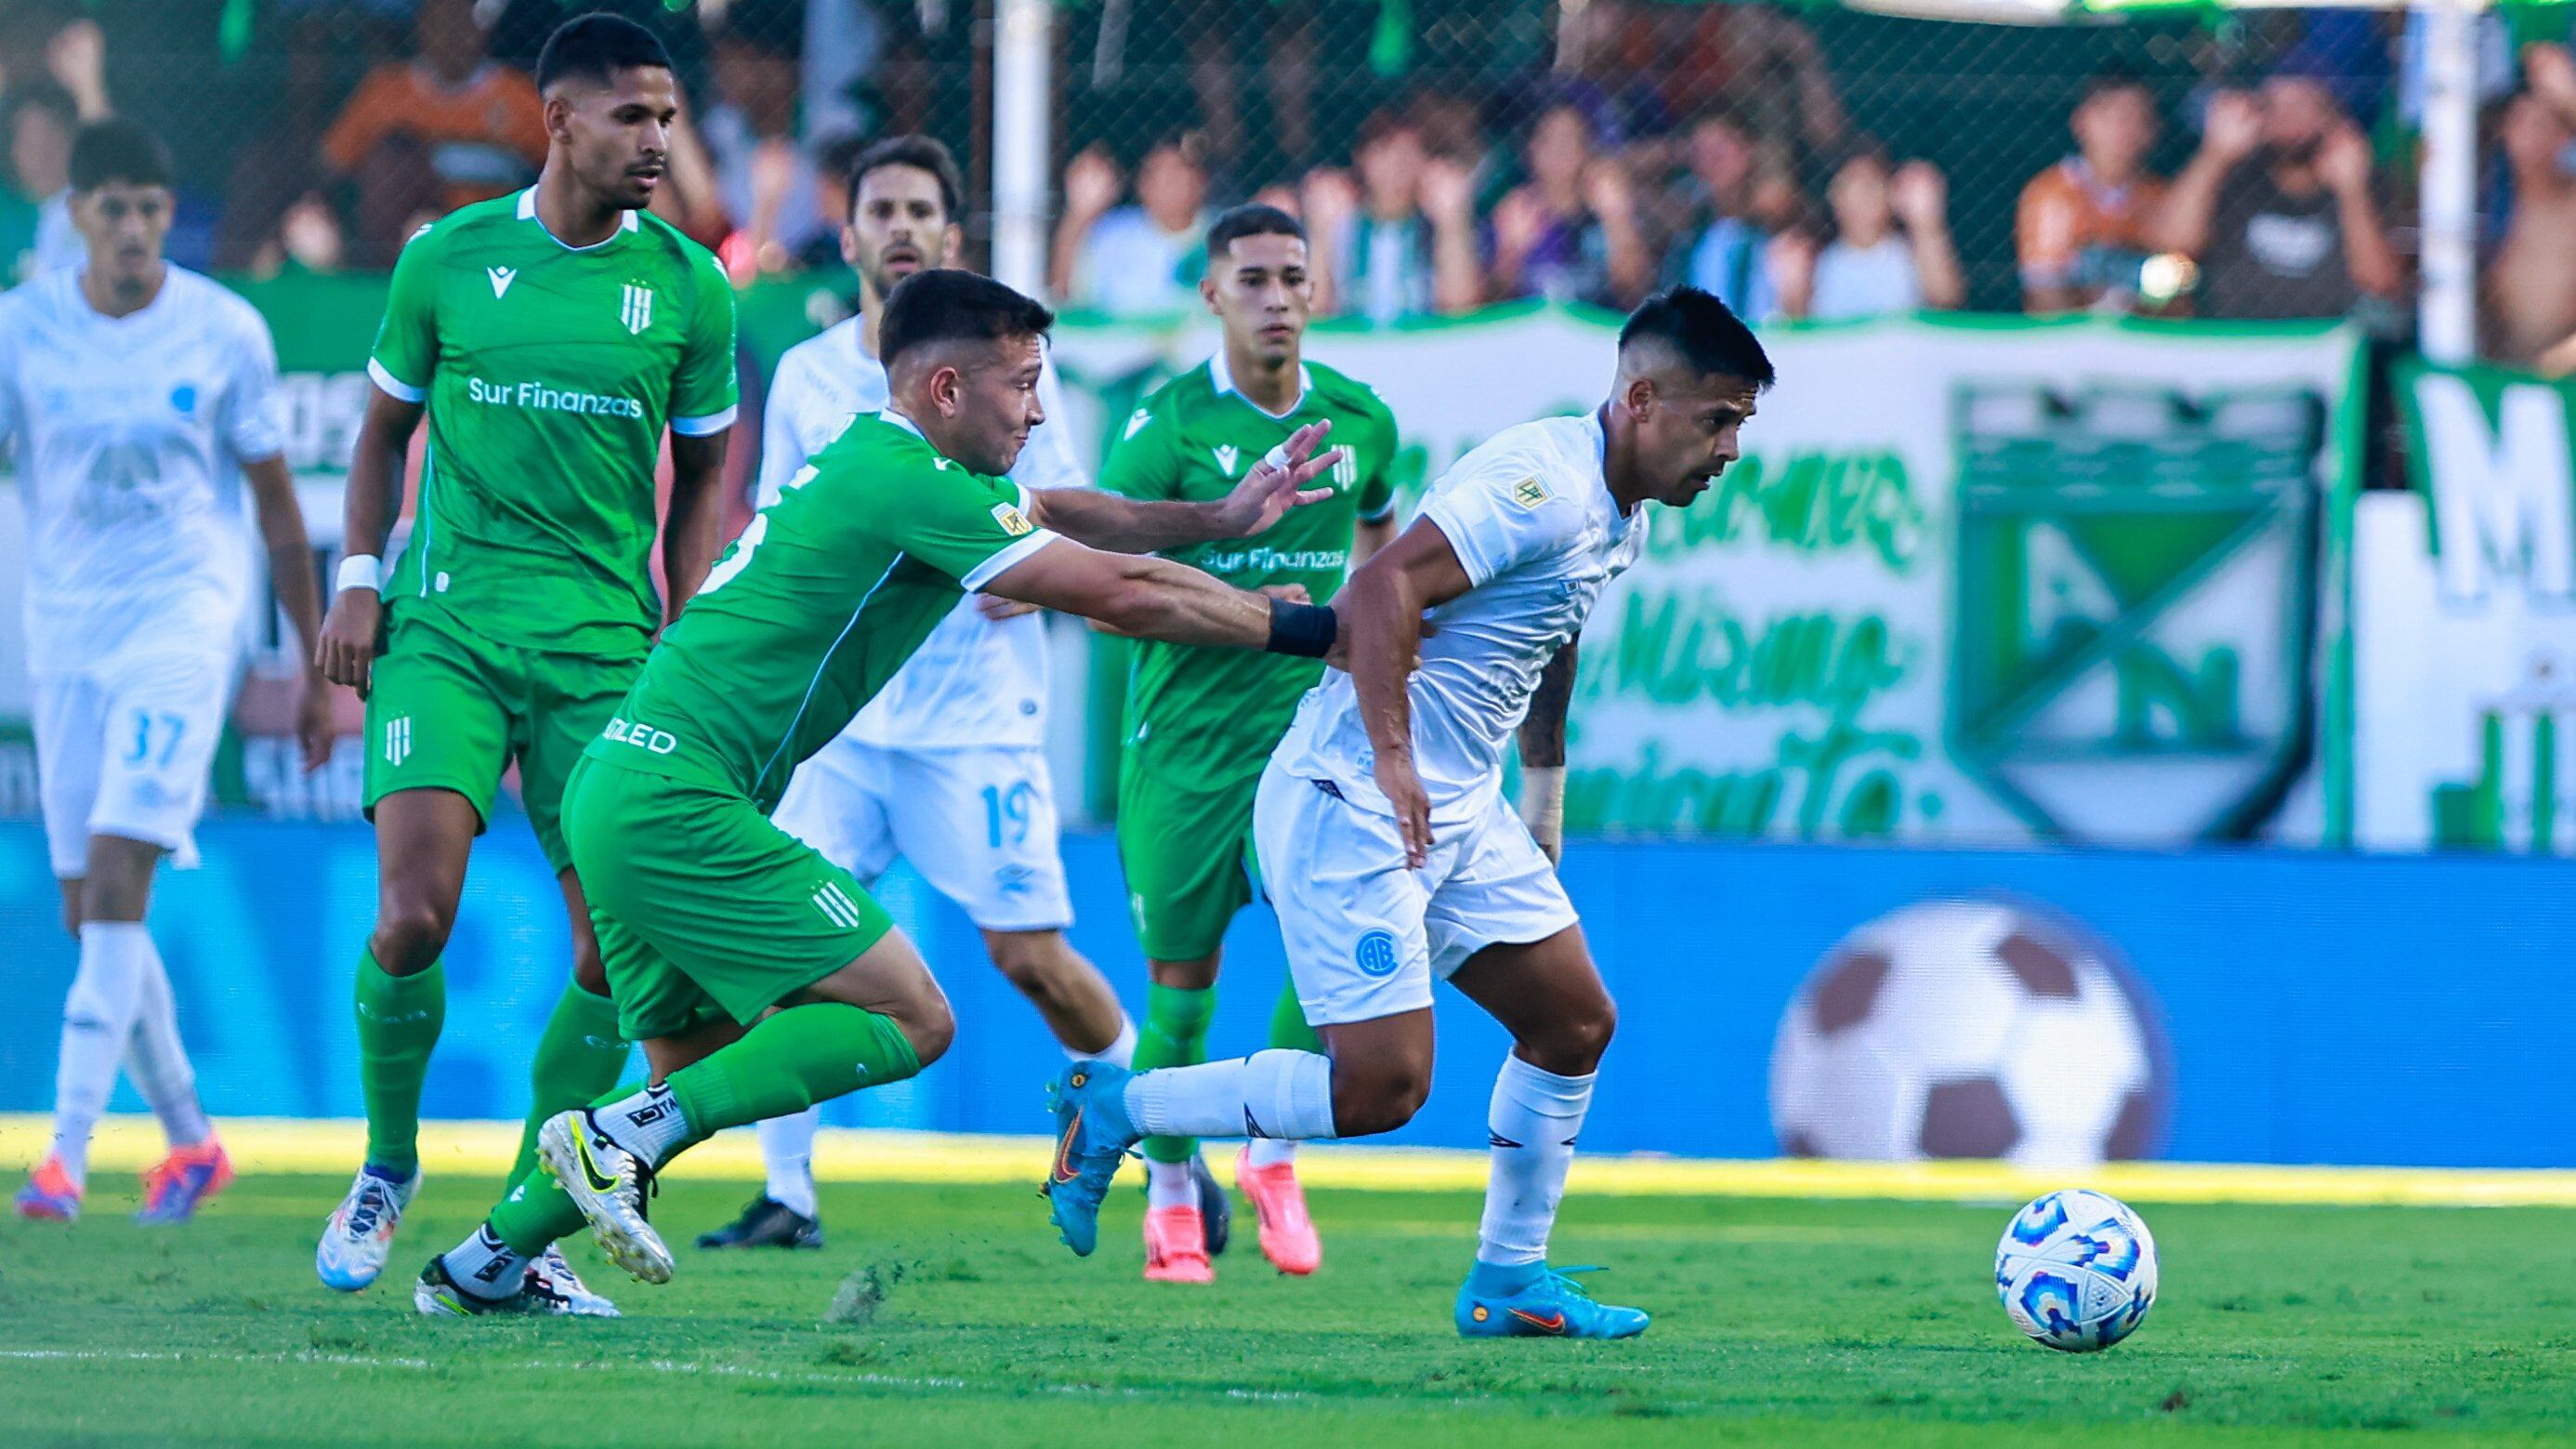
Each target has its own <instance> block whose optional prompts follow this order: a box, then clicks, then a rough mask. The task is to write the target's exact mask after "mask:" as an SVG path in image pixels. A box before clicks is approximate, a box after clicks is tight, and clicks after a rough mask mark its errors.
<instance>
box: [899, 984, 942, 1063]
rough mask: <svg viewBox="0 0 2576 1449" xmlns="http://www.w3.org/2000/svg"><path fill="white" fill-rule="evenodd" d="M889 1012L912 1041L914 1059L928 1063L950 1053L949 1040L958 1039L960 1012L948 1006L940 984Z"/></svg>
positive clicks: (905, 1037)
mask: <svg viewBox="0 0 2576 1449" xmlns="http://www.w3.org/2000/svg"><path fill="white" fill-rule="evenodd" d="M889 1014H890V1015H892V1016H893V1017H894V1024H895V1026H896V1028H897V1029H898V1030H900V1031H901V1032H902V1033H903V1039H904V1040H905V1041H907V1042H910V1043H911V1044H912V1055H913V1057H914V1059H915V1060H917V1061H919V1062H920V1063H921V1064H922V1065H923V1066H925V1067H927V1066H929V1065H930V1064H931V1063H932V1062H935V1061H937V1060H939V1059H940V1058H941V1057H943V1056H946V1055H947V1054H948V1046H949V1043H951V1042H953V1041H955V1040H956V1039H957V1016H956V1013H954V1012H952V1011H950V1010H949V1009H948V998H947V997H946V996H945V995H943V994H942V993H941V992H940V990H939V988H938V987H937V986H932V987H930V989H929V990H927V991H925V992H922V993H920V994H918V995H917V996H915V997H914V998H912V999H910V1000H907V1001H905V1002H903V1003H902V1004H901V1005H899V1006H897V1007H896V1008H895V1009H894V1010H893V1011H892V1012H891V1013H889Z"/></svg>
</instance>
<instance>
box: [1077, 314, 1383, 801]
mask: <svg viewBox="0 0 2576 1449" xmlns="http://www.w3.org/2000/svg"><path fill="white" fill-rule="evenodd" d="M1301 382H1302V383H1303V391H1302V392H1301V393H1300V395H1299V396H1298V399H1297V405H1296V406H1295V407H1293V408H1290V409H1289V410H1288V412H1287V414H1286V415H1285V416H1282V417H1273V416H1271V415H1270V414H1269V413H1267V412H1264V411H1262V409H1261V408H1260V407H1258V406H1256V405H1255V404H1254V403H1253V401H1252V400H1251V399H1250V398H1247V397H1245V396H1244V395H1243V394H1242V393H1240V392H1238V391H1236V390H1235V387H1234V381H1233V378H1232V377H1231V376H1230V375H1229V374H1228V372H1227V370H1226V365H1225V353H1224V351H1223V350H1222V349H1219V351H1218V352H1217V355H1216V356H1215V357H1213V358H1210V359H1209V360H1208V361H1207V362H1206V363H1204V364H1202V365H1201V366H1198V367H1194V368H1192V369H1190V370H1189V371H1188V372H1185V373H1182V374H1181V375H1180V376H1179V377H1176V378H1173V379H1172V380H1171V381H1170V382H1168V383H1165V384H1164V385H1163V386H1162V387H1161V388H1160V389H1159V390H1157V391H1156V392H1155V393H1154V394H1153V395H1152V396H1151V397H1148V398H1146V399H1145V405H1144V406H1143V407H1140V408H1138V409H1137V410H1136V412H1135V415H1134V416H1132V417H1130V418H1128V420H1127V426H1126V428H1125V429H1124V431H1123V432H1122V434H1121V436H1120V437H1119V439H1118V441H1117V442H1115V443H1113V444H1112V445H1111V446H1110V449H1109V457H1108V459H1107V461H1106V462H1104V463H1103V464H1102V465H1101V470H1100V486H1101V487H1103V488H1106V489H1109V490H1111V491H1113V492H1117V493H1123V494H1125V495H1127V496H1128V497H1130V498H1178V499H1186V500H1193V501H1196V500H1205V499H1214V498H1223V497H1224V496H1225V495H1226V494H1227V493H1228V492H1230V491H1232V490H1233V488H1234V486H1235V485H1236V484H1237V483H1240V482H1242V481H1243V476H1244V474H1245V472H1246V471H1248V470H1249V469H1250V468H1251V467H1252V466H1253V465H1254V464H1256V463H1258V462H1260V461H1261V456H1262V455H1263V454H1264V453H1267V452H1269V451H1270V450H1271V449H1272V448H1274V447H1276V446H1278V445H1279V444H1281V443H1283V442H1286V441H1287V440H1288V435H1289V434H1291V433H1293V432H1295V431H1297V430H1298V429H1299V428H1302V427H1304V426H1305V425H1307V424H1308V423H1312V422H1319V421H1330V422H1331V423H1332V425H1333V431H1332V434H1331V436H1330V437H1328V438H1327V439H1326V440H1325V442H1326V444H1327V445H1328V446H1331V447H1337V448H1347V449H1349V454H1348V456H1346V457H1345V458H1344V459H1343V460H1342V461H1341V463H1340V464H1338V465H1337V466H1336V467H1335V468H1334V469H1333V471H1332V473H1331V474H1330V475H1329V481H1330V482H1331V484H1332V488H1333V497H1332V498H1331V499H1329V500H1327V501H1325V502H1322V503H1313V504H1308V505H1307V506H1305V507H1303V508H1297V509H1292V510H1290V512H1289V513H1288V515H1287V516H1286V517H1285V518H1282V519H1280V520H1279V522H1278V523H1276V524H1274V525H1273V526H1272V527H1271V528H1270V529H1269V531H1268V532H1265V533H1261V534H1258V535H1255V536H1254V537H1251V538H1241V539H1226V540H1222V541H1220V542H1215V543H1203V544H1197V545H1193V546H1191V547H1189V548H1178V549H1173V550H1171V551H1170V553H1169V554H1168V555H1167V556H1168V557H1170V558H1173V559H1177V560H1179V561H1180V562H1182V563H1185V564H1189V565H1191V566H1192V567H1194V568H1199V569H1203V570H1205V571H1207V572H1208V573H1211V574H1214V575H1216V576H1217V577H1218V578H1220V579H1223V580H1225V581H1226V582H1227V583H1229V584H1232V585H1234V586H1235V587H1237V588H1241V589H1260V588H1265V587H1268V586H1271V585H1284V584H1303V585H1305V588H1306V592H1307V593H1308V594H1309V595H1310V596H1312V598H1313V599H1314V601H1315V602H1316V603H1319V604H1320V603H1323V602H1324V601H1325V600H1327V599H1330V598H1331V597H1332V596H1333V595H1334V594H1335V593H1338V592H1339V591H1340V590H1341V587H1342V581H1343V579H1344V578H1345V577H1346V576H1347V574H1348V573H1349V570H1350V558H1351V530H1352V526H1353V524H1354V523H1355V522H1356V521H1358V520H1360V519H1368V520H1371V521H1375V520H1377V519H1381V518H1384V517H1386V516H1387V515H1388V513H1390V512H1391V511H1392V510H1393V509H1394V507H1395V483H1394V476H1393V464H1394V461H1395V418H1394V415H1393V414H1391V413H1389V412H1388V411H1387V408H1386V404H1384V403H1382V402H1380V401H1378V397H1377V394H1376V393H1375V392H1374V391H1372V390H1370V388H1369V387H1368V386H1367V384H1365V383H1361V382H1356V381H1354V380H1352V379H1351V378H1348V377H1345V376H1343V375H1342V374H1341V373H1338V372H1335V371H1333V370H1332V369H1331V368H1329V367H1325V366H1323V365H1321V364H1319V363H1311V362H1310V363H1307V364H1306V365H1305V367H1304V370H1303V376H1302V378H1301ZM1132 649H1133V652H1132V653H1131V654H1130V655H1129V660H1130V663H1129V667H1128V682H1127V736H1128V739H1129V741H1130V743H1134V742H1136V741H1139V740H1142V739H1146V738H1151V739H1153V740H1154V741H1155V742H1156V746H1155V748H1156V756H1157V759H1158V761H1167V762H1168V761H1175V760H1176V758H1177V760H1178V762H1180V763H1184V764H1204V765H1206V766H1209V767H1210V768H1212V769H1216V770H1219V771H1224V770H1239V769H1241V768H1242V767H1244V766H1245V765H1246V763H1247V762H1251V763H1257V762H1258V761H1260V760H1262V759H1264V758H1267V757H1268V755H1269V754H1270V749H1271V747H1272V746H1273V745H1276V744H1277V743H1278V742H1279V737H1280V736H1281V735H1282V734H1285V733H1286V732H1287V729H1288V721H1289V719H1290V718H1291V717H1292V716H1294V715H1295V713H1296V711H1297V700H1298V698H1299V696H1301V695H1303V694H1304V693H1305V692H1306V691H1307V690H1309V689H1311V688H1313V687H1314V685H1315V682H1316V681H1317V680H1318V679H1320V678H1322V677H1323V670H1324V665H1323V661H1322V660H1319V659H1300V658H1297V657H1295V656H1293V655H1283V654H1262V653H1252V652H1249V651H1245V650H1239V649H1201V648H1194V647H1192V646H1190V645H1186V644H1165V643H1160V642H1155V641H1149V640H1139V641H1137V642H1136V643H1135V644H1134V645H1133V646H1132Z"/></svg>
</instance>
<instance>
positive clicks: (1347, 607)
mask: <svg viewBox="0 0 2576 1449" xmlns="http://www.w3.org/2000/svg"><path fill="white" fill-rule="evenodd" d="M1472 587H1474V581H1473V580H1472V579H1470V578H1468V577H1467V566H1466V565H1465V564H1463V563H1460V562H1459V561H1458V552H1457V550H1456V549H1454V548H1452V547H1451V546H1450V543H1449V537H1448V535H1447V534H1444V533H1442V532H1441V531H1440V526H1439V525H1438V524H1436V523H1433V522H1432V521H1431V520H1429V519H1427V518H1426V519H1416V520H1415V521H1414V524H1413V526H1412V527H1411V528H1408V529H1406V530H1405V531H1404V532H1403V533H1401V534H1399V535H1397V537H1396V540H1395V542H1393V543H1390V544H1388V545H1387V546H1386V547H1384V548H1382V549H1379V550H1378V551H1377V552H1376V553H1374V554H1372V555H1370V557H1369V561H1368V562H1367V563H1365V564H1362V565H1360V567H1359V569H1358V570H1357V571H1356V572H1354V573H1353V574H1352V575H1351V581H1350V583H1349V584H1348V585H1347V586H1346V587H1345V588H1343V590H1342V599H1341V608H1342V627H1343V629H1344V631H1345V632H1346V633H1347V634H1348V635H1349V636H1350V638H1349V650H1350V663H1349V666H1348V667H1349V669H1350V671H1351V683H1352V684H1353V685H1355V686H1357V688H1358V690H1359V697H1360V722H1361V724H1362V725H1363V726H1365V727H1366V728H1367V730H1368V737H1369V748H1370V750H1371V752H1372V753H1374V754H1375V755H1376V757H1377V764H1376V776H1377V787H1378V789H1379V791H1380V792H1381V793H1383V794H1384V795H1385V796H1386V799H1387V803H1388V804H1389V805H1390V806H1392V807H1394V810H1395V822H1396V827H1397V829H1398V830H1399V831H1400V832H1401V833H1402V834H1403V836H1404V855H1405V861H1406V863H1407V864H1408V865H1411V866H1413V867H1414V868H1416V869H1419V868H1421V866H1422V865H1423V863H1424V862H1425V861H1427V860H1429V859H1430V858H1431V797H1430V796H1429V795H1427V794H1425V793H1424V792H1423V789H1422V779H1421V777H1420V776H1419V775H1418V774H1416V773H1415V771H1414V768H1413V699H1412V696H1411V695H1410V694H1408V693H1407V692H1406V684H1407V681H1409V680H1410V679H1411V678H1412V677H1413V668H1414V666H1415V665H1416V664H1418V663H1420V662H1421V658H1422V613H1423V611H1424V610H1425V609H1432V608H1437V607H1439V606H1440V605H1442V604H1445V603H1447V602H1449V601H1450V600H1451V599H1454V598H1456V597H1458V596H1459V595H1460V594H1463V593H1465V592H1467V590H1468V589H1470V588H1472Z"/></svg>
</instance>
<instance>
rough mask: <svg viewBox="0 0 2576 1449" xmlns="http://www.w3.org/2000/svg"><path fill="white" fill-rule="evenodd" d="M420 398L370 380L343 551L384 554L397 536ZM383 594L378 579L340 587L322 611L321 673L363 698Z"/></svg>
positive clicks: (371, 674) (344, 517) (317, 654)
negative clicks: (399, 394) (408, 398)
mask: <svg viewBox="0 0 2576 1449" xmlns="http://www.w3.org/2000/svg"><path fill="white" fill-rule="evenodd" d="M421 412H422V406H421V404H419V403H416V402H404V401H403V400H402V399H400V398H398V397H395V396H393V395H392V394H391V393H388V392H385V391H384V390H383V389H381V388H370V389H369V390H368V392H367V412H366V416H365V417H364V418H363V419H362V420H361V421H360V422H359V424H358V444H357V448H356V450H355V451H354V452H353V453H352V454H351V455H350V458H349V483H348V487H347V488H346V489H345V490H344V492H343V495H342V496H343V499H344V501H343V503H342V506H341V515H340V540H341V543H340V551H341V552H342V554H344V555H345V556H347V557H349V558H359V557H362V556H363V557H371V558H381V557H382V556H383V555H384V551H385V541H386V540H387V539H388V538H390V537H392V535H393V526H394V519H395V518H396V517H398V516H400V514H401V513H402V490H403V469H404V467H405V466H406V464H407V463H408V461H409V457H410V453H411V435H412V432H413V430H414V429H416V428H418V427H419V426H420V415H421ZM384 610H385V601H384V595H383V594H381V593H379V592H378V591H377V590H376V589H375V588H374V587H373V586H353V587H350V588H345V589H341V590H339V591H338V592H336V593H334V594H333V595H332V598H331V612H330V613H328V614H326V615H324V616H323V619H322V642H321V645H320V647H318V648H317V649H316V650H315V651H314V662H315V663H316V664H317V665H319V666H320V667H321V670H322V674H323V677H324V678H326V679H329V680H330V681H331V682H332V683H333V684H345V685H347V686H349V687H350V688H351V689H354V690H356V691H358V695H359V697H360V698H362V699H363V698H365V697H366V693H367V690H368V687H369V686H370V685H372V684H373V683H374V678H375V662H376V650H377V647H378V645H379V643H380V642H381V640H380V635H381V631H382V628H383V624H384Z"/></svg>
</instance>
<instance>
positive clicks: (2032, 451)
mask: <svg viewBox="0 0 2576 1449" xmlns="http://www.w3.org/2000/svg"><path fill="white" fill-rule="evenodd" d="M1951 406H1952V422H1953V427H1954V429H1955V432H1956V441H1957V449H1958V451H1957V456H1958V458H1959V468H1960V479H1959V493H1958V497H1959V569H1958V581H1959V582H1958V587H1959V598H1958V608H1957V611H1956V618H1957V621H1958V635H1957V637H1956V638H1955V639H1954V640H1953V641H1952V653H1951V658H1952V669H1951V686H1950V687H1951V696H1950V711H1949V716H1950V718H1949V731H1950V737H1951V750H1952V753H1953V756H1954V757H1955V758H1956V759H1957V760H1958V761H1959V763H1960V764H1961V765H1962V766H1963V767H1964V768H1966V769H1967V770H1968V771H1970V772H1971V773H1972V774H1974V775H1975V776H1976V777H1977V778H1978V779H1979V780H1980V781H1981V782H1983V783H1984V784H1985V785H1986V786H1987V787H1988V788H1989V789H1991V790H1993V791H1995V792H1996V794H1997V795H1998V796H1999V797H2000V798H2001V799H2002V800H2003V801H2004V803H2006V804H2007V805H2009V806H2010V807H2011V808H2012V810H2013V811H2014V812H2015V813H2016V814H2018V815H2019V816H2021V818H2022V819H2023V821H2024V822H2025V823H2026V824H2027V825H2029V827H2030V828H2031V829H2032V830H2034V831H2036V832H2038V833H2039V834H2041V835H2044V836H2053V837H2058V838H2064V839H2074V840H2086V839H2101V838H2106V837H2109V838H2129V839H2139V838H2145V839H2166V840H2190V839H2195V838H2209V837H2220V838H2224V837H2230V836H2240V835H2243V834H2245V833H2247V832H2249V831H2251V830H2252V829H2253V828H2254V827H2256V826H2258V825H2259V824H2261V823H2262V822H2263V821H2264V820H2265V819H2266V818H2268V817H2269V816H2270V815H2272V814H2273V813H2274V812H2275V811H2276V810H2277V809H2278V807H2279V805H2280V803H2281V800H2282V797H2283V796H2284V795H2285V794H2286V792H2287V790H2288V788H2289V786H2290V783H2291V782H2292V781H2293V780H2294V779H2295V778H2296V776H2297V774H2298V771H2299V770H2300V769H2301V768H2302V767H2303V766H2304V765H2305V763H2306V758H2307V751H2308V742H2309V740H2310V738H2311V736H2312V735H2313V733H2314V728H2313V723H2314V721H2313V709H2312V706H2311V702H2310V701H2311V694H2310V689H2309V679H2310V674H2311V669H2310V665H2311V659H2312V655H2313V653H2314V648H2315V641H2316V628H2317V621H2316V615H2315V609H2314V604H2313V600H2314V599H2315V598H2316V590H2315V580H2316V568H2317V563H2316V557H2317V526H2318V518H2319V515H2320V511H2321V510H2320V508H2319V504H2318V500H2319V498H2320V496H2321V486H2322V485H2321V483H2320V480H2319V474H2318V462H2319V459H2320V457H2321V455H2322V452H2323V447H2324V437H2325V412H2326V410H2325V403H2324V400H2323V399H2322V398H2320V397H2318V396H2317V395H2316V393H2314V392H2313V391H2311V390H2309V389H2306V388H2280V387H2276V388H2253V389H2240V390H2235V391H2228V392H2208V393H2203V394H2199V395H2196V396H2186V395H2184V394H2181V393H2178V392H2174V391H2171V390H2168V389H2164V388H2155V387H2120V386H2116V385H2114V386H2106V387H2098V388H2093V389H2089V390H2084V391H2078V392H2059V391H2055V390H2052V389H2050V388H2048V387H2046V386H2042V385H2036V384H2031V383H2018V384H2008V383H1992V384H1985V383H1975V384H1968V385H1964V386H1962V387H1961V388H1960V389H1959V391H1958V392H1957V393H1956V394H1955V395H1954V396H1953V398H1952V402H1951Z"/></svg>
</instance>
